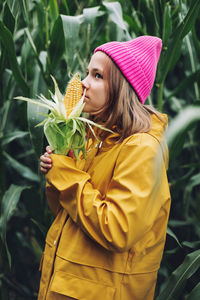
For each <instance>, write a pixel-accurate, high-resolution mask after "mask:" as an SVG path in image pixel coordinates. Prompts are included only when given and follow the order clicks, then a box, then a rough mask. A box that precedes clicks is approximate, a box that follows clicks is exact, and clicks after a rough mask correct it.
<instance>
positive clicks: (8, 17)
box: [3, 3, 15, 33]
mask: <svg viewBox="0 0 200 300" xmlns="http://www.w3.org/2000/svg"><path fill="white" fill-rule="evenodd" d="M3 22H4V24H5V26H6V27H7V28H8V29H9V30H10V32H11V33H13V32H14V29H15V18H14V17H13V14H12V12H11V11H10V8H9V6H8V4H7V3H5V5H4V9H3Z"/></svg>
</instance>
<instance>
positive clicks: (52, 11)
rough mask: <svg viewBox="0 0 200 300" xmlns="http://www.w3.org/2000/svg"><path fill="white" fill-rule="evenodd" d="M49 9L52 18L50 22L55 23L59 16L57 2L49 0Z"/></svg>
mask: <svg viewBox="0 0 200 300" xmlns="http://www.w3.org/2000/svg"><path fill="white" fill-rule="evenodd" d="M49 8H50V15H51V17H52V20H53V21H54V22H55V21H56V19H57V18H58V16H59V11H58V4H57V1H56V0H50V1H49Z"/></svg>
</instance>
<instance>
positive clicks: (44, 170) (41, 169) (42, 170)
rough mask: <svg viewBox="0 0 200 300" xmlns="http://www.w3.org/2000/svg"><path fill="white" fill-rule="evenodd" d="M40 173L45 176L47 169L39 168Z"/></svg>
mask: <svg viewBox="0 0 200 300" xmlns="http://www.w3.org/2000/svg"><path fill="white" fill-rule="evenodd" d="M40 171H41V172H42V173H43V174H47V173H48V171H49V170H48V169H45V168H43V167H40Z"/></svg>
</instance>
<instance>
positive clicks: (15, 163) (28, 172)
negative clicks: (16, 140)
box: [3, 152, 40, 182]
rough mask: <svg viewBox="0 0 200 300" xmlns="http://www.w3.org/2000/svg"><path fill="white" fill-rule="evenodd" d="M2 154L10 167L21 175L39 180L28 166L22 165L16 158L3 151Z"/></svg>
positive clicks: (32, 179)
mask: <svg viewBox="0 0 200 300" xmlns="http://www.w3.org/2000/svg"><path fill="white" fill-rule="evenodd" d="M3 156H4V157H5V158H6V159H7V160H8V163H9V165H10V167H12V168H13V169H15V171H17V173H19V174H20V175H21V176H22V177H24V178H26V179H29V180H30V181H34V182H39V181H40V178H39V176H38V175H37V174H35V173H34V172H33V171H32V170H31V169H30V168H28V167H26V166H24V165H22V164H21V163H19V162H18V161H17V160H15V159H14V158H12V157H11V156H10V155H9V154H8V153H6V152H3Z"/></svg>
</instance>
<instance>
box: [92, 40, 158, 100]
mask: <svg viewBox="0 0 200 300" xmlns="http://www.w3.org/2000/svg"><path fill="white" fill-rule="evenodd" d="M161 48H162V41H161V39H159V38H158V37H155V36H147V35H144V36H140V37H138V38H135V39H134V40H131V41H128V42H109V43H106V44H103V45H101V46H99V47H97V48H96V49H95V50H94V52H97V51H103V52H105V53H106V54H107V55H108V56H110V57H111V58H112V60H113V61H114V62H115V63H116V65H117V66H118V67H119V69H120V70H121V72H122V73H123V74H124V76H125V77H126V79H127V80H128V81H129V83H130V84H131V85H132V87H133V88H134V90H135V92H136V93H137V95H138V97H139V99H140V101H141V103H142V104H143V103H144V102H145V100H146V99H147V97H148V96H149V94H150V92H151V89H152V87H153V83H154V80H155V76H156V68H157V63H158V60H159V57H160V52H161Z"/></svg>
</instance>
